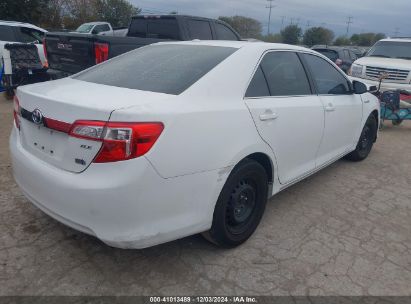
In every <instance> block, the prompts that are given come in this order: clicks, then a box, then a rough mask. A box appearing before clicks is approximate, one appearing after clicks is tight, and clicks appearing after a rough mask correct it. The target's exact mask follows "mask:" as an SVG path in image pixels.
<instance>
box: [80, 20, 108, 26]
mask: <svg viewBox="0 0 411 304" xmlns="http://www.w3.org/2000/svg"><path fill="white" fill-rule="evenodd" d="M101 24H109V23H108V22H104V21H94V22H86V23H83V24H82V25H101Z"/></svg>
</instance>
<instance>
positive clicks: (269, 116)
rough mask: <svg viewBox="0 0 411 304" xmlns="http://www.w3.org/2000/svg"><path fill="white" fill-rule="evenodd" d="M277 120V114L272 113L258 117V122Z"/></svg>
mask: <svg viewBox="0 0 411 304" xmlns="http://www.w3.org/2000/svg"><path fill="white" fill-rule="evenodd" d="M277 118H278V114H277V113H272V112H266V113H264V114H261V115H260V120H261V121H267V120H274V119H277Z"/></svg>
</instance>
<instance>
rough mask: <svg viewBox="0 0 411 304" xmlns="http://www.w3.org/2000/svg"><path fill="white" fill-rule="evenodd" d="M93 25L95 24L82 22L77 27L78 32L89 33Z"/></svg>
mask: <svg viewBox="0 0 411 304" xmlns="http://www.w3.org/2000/svg"><path fill="white" fill-rule="evenodd" d="M93 26H94V25H93V24H82V25H80V26H79V27H78V28H77V29H76V32H79V33H89V32H90V31H91V29H92V28H93Z"/></svg>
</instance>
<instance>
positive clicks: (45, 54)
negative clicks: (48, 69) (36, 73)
mask: <svg viewBox="0 0 411 304" xmlns="http://www.w3.org/2000/svg"><path fill="white" fill-rule="evenodd" d="M43 50H44V57H46V59H47V45H46V38H44V39H43Z"/></svg>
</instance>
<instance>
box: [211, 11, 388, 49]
mask: <svg viewBox="0 0 411 304" xmlns="http://www.w3.org/2000/svg"><path fill="white" fill-rule="evenodd" d="M219 19H220V20H222V21H224V22H226V23H228V24H230V25H231V26H232V27H233V28H234V29H235V30H236V31H237V32H238V33H239V34H240V35H241V37H243V38H254V39H258V40H263V41H267V42H281V43H288V44H303V45H306V46H309V47H311V46H314V45H332V44H334V45H340V46H341V45H346V46H348V45H356V46H372V45H373V44H374V43H375V42H377V41H378V40H381V39H383V38H385V34H382V33H362V34H354V35H352V36H351V37H345V36H340V37H337V38H336V39H334V38H335V34H334V32H333V31H332V30H330V29H328V28H325V27H322V26H319V27H311V28H308V29H307V30H306V31H303V29H302V28H301V27H300V26H298V25H296V24H291V25H288V26H286V27H285V28H283V29H282V30H281V31H280V32H278V33H275V34H269V35H264V34H263V27H262V24H261V22H259V21H258V20H255V19H253V18H248V17H244V16H233V17H227V16H222V17H219Z"/></svg>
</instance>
